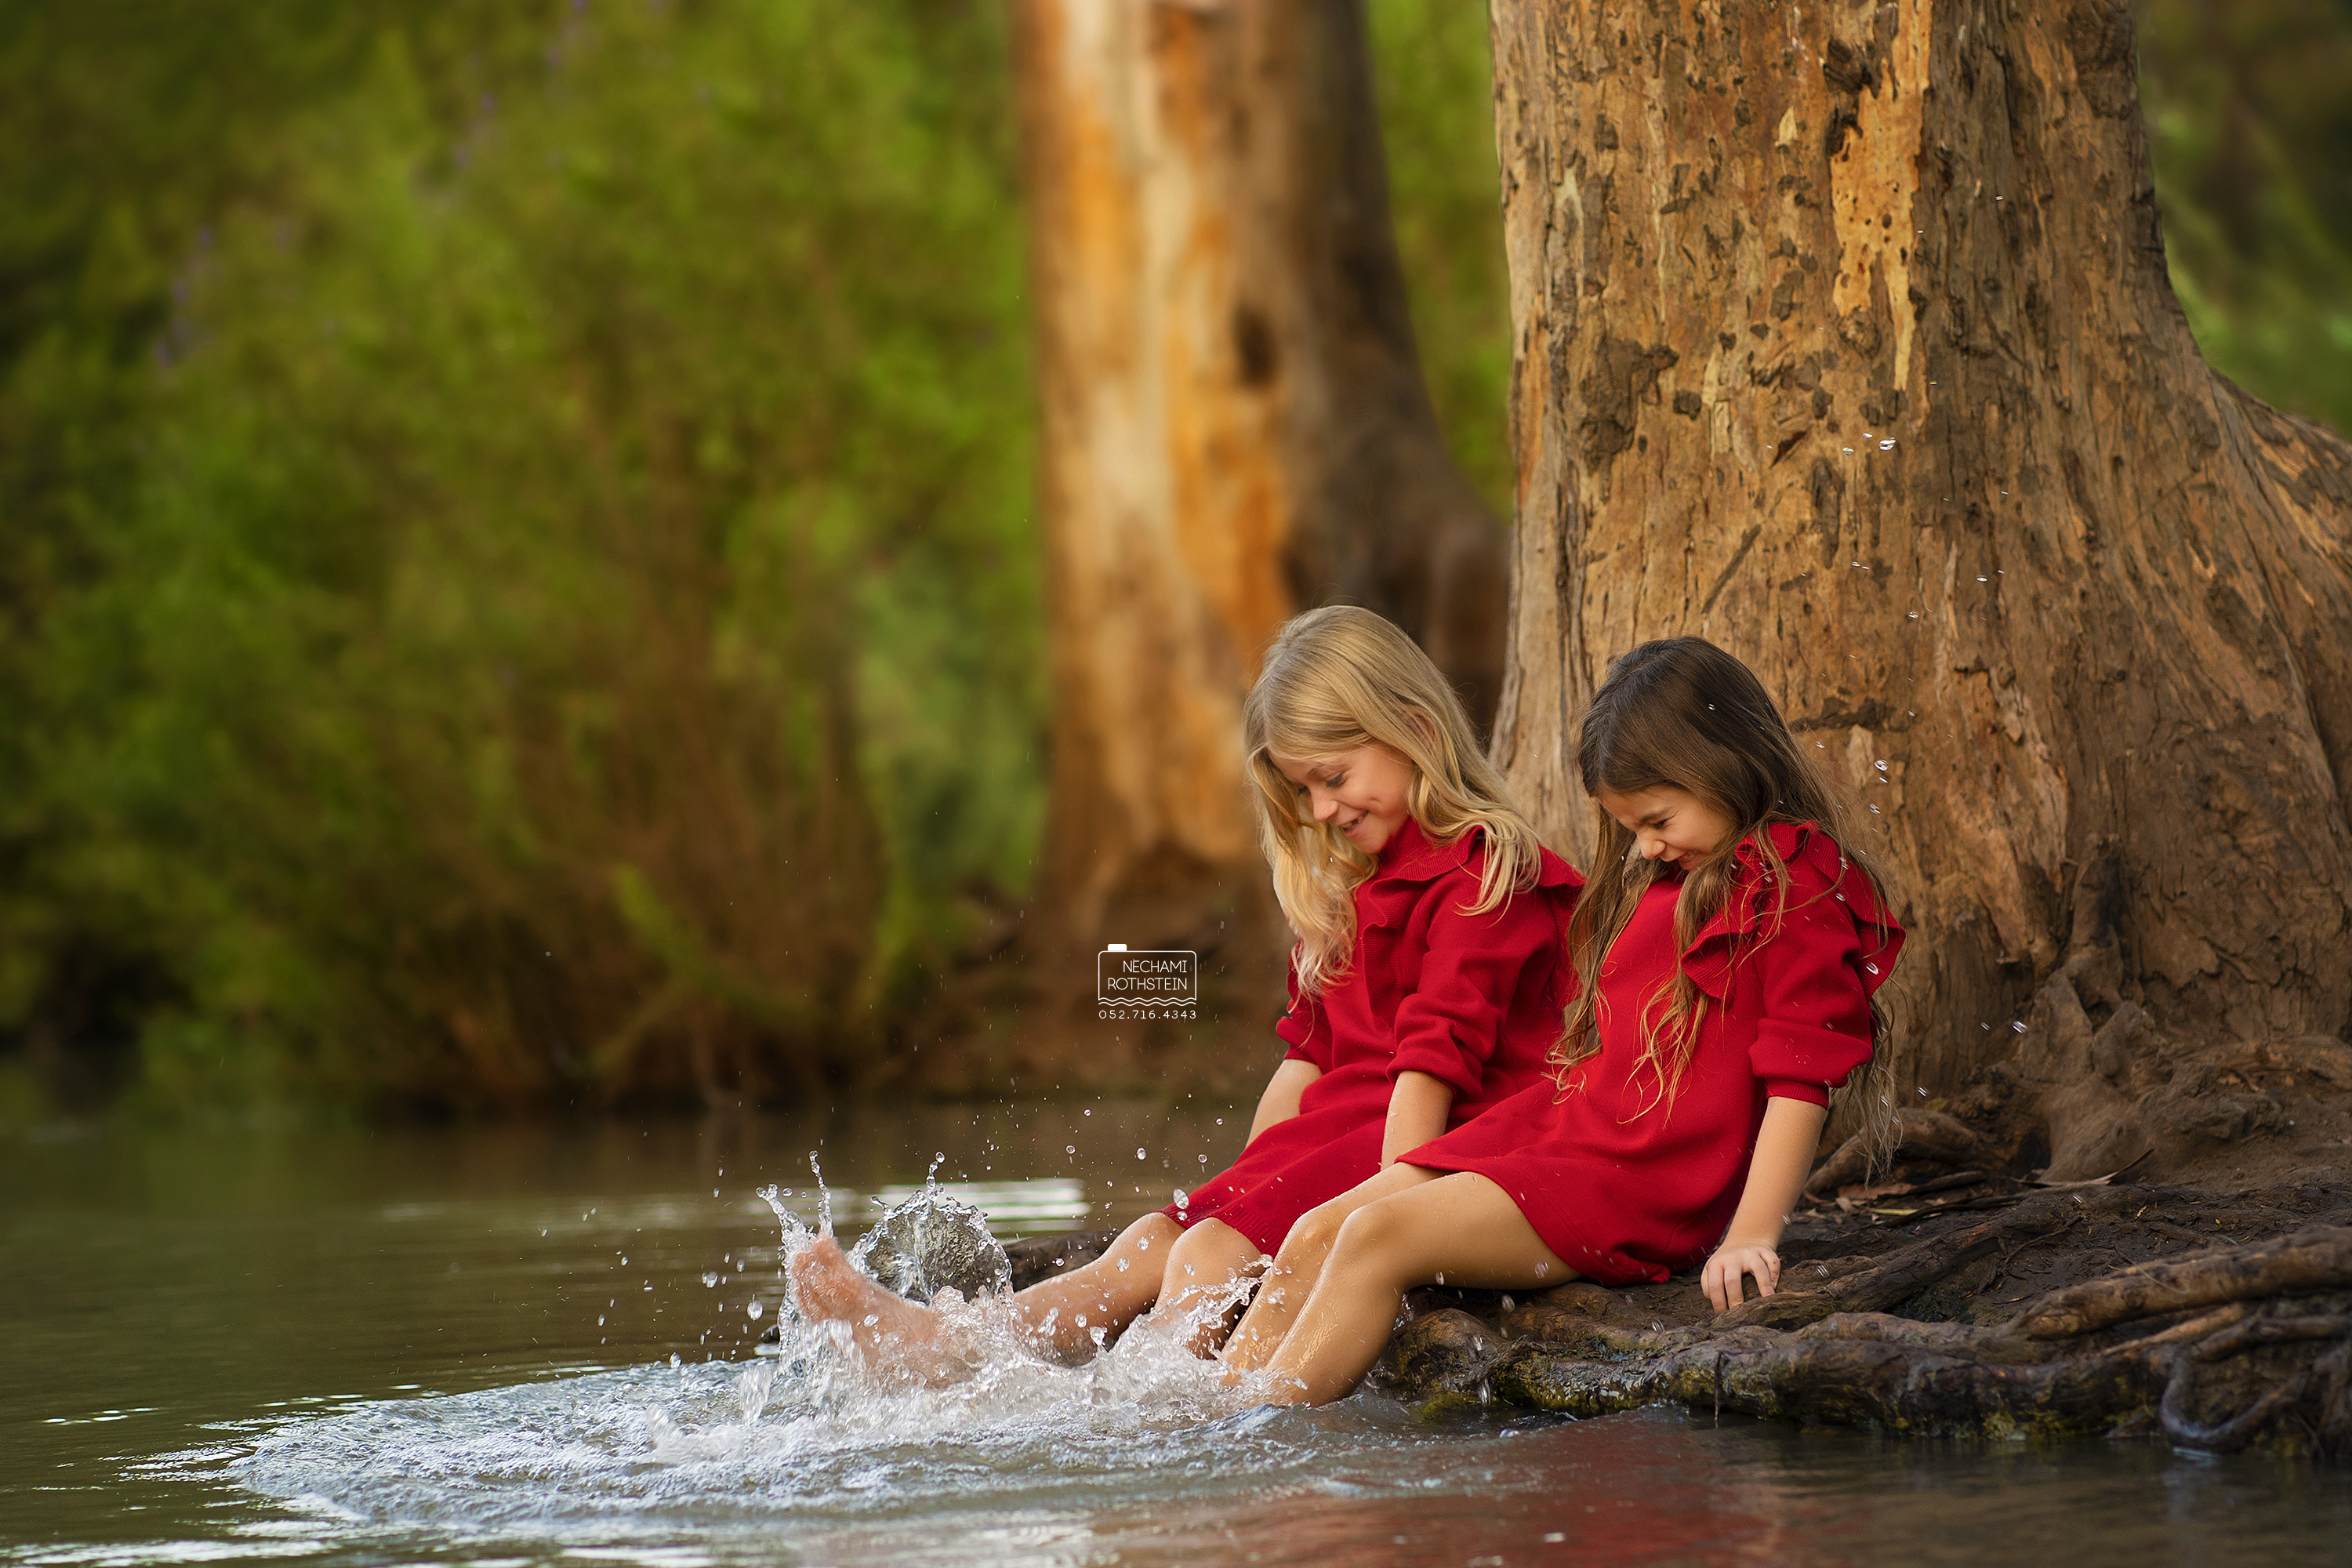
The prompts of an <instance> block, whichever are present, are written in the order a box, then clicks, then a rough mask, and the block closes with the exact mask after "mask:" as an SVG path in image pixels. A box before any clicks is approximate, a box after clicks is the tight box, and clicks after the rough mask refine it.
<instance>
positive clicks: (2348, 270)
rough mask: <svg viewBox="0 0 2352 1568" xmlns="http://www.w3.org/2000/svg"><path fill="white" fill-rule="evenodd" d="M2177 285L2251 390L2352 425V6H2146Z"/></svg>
mask: <svg viewBox="0 0 2352 1568" xmlns="http://www.w3.org/2000/svg"><path fill="white" fill-rule="evenodd" d="M2140 13H2141V15H2140V70H2141V98H2142V107H2143V109H2144V110H2146V113H2147V121H2148V139H2149V150H2150V154H2151V157H2152V160H2153V162H2154V163H2155V168H2156V184H2157V194H2158V200H2159V202H2160V204H2161V205H2162V208H2163V213H2164V237H2165V249H2166V253H2167V257H2168V260H2169V261H2170V263H2171V269H2172V282H2173V287H2174V289H2175V290H2176V291H2177V292H2178V293H2179V296H2180V302H2181V305H2182V306H2183V308H2184V309H2186V310H2187V311H2188V313H2189V326H2190V327H2191V329H2192V330H2193V331H2195V332H2196V334H2197V342H2198V345H2199V346H2200V348H2202V349H2203V350H2204V353H2205V357H2206V359H2207V360H2208V361H2210V363H2212V364H2213V366H2214V367H2215V368H2216V369H2218V370H2220V371H2221V372H2222V373H2223V374H2227V375H2229V376H2230V377H2231V378H2232V379H2233V380H2235V381H2237V382H2238V383H2239V384H2242V385H2243V386H2244V387H2246V388H2247V389H2248V390H2249V391H2251V392H2253V393H2255V394H2256V395H2259V396H2261V397H2263V398H2264V399H2266V400H2267V401H2269V402H2271V403H2274V404H2276V405H2279V406H2280V407H2282V408H2285V409H2289V410H2292V411H2293V412H2294V413H2297V414H2303V415H2308V416H2312V417H2314V418H2318V419H2324V420H2326V421H2327V422H2328V423H2330V424H2332V425H2334V426H2336V428H2337V429H2338V430H2352V6H2347V5H2345V4H2344V3H2343V0H2231V4H2229V5H2217V4H2212V3H2210V0H2141V5H2140Z"/></svg>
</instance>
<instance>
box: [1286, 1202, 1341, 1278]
mask: <svg viewBox="0 0 2352 1568" xmlns="http://www.w3.org/2000/svg"><path fill="white" fill-rule="evenodd" d="M1347 1223H1348V1211H1347V1210H1346V1209H1344V1208H1342V1207H1341V1206H1340V1205H1339V1204H1338V1203H1336V1202H1334V1203H1328V1204H1323V1205H1319V1206H1318V1207H1315V1208H1311V1209H1308V1210H1307V1212H1306V1213H1305V1214H1303V1215H1299V1216H1298V1218H1297V1220H1296V1221H1295V1222H1293V1224H1292V1225H1291V1227H1290V1234H1289V1235H1288V1236H1286V1237H1283V1238H1282V1253H1281V1257H1280V1258H1279V1261H1280V1262H1283V1263H1289V1262H1292V1261H1295V1260H1297V1259H1301V1258H1318V1257H1321V1256H1322V1255H1323V1254H1325V1253H1327V1252H1328V1251H1330V1250H1331V1244H1332V1243H1333V1242H1334V1241H1337V1240H1338V1239H1339V1232H1340V1231H1341V1230H1342V1229H1343V1228H1344V1227H1345V1226H1346V1225H1347Z"/></svg>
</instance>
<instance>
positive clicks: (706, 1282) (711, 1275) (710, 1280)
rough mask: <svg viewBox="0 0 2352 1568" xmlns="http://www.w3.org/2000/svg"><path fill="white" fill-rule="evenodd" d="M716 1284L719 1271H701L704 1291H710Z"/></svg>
mask: <svg viewBox="0 0 2352 1568" xmlns="http://www.w3.org/2000/svg"><path fill="white" fill-rule="evenodd" d="M718 1283H719V1270H717V1269H716V1268H706V1269H704V1270H703V1271H702V1288H703V1289H706V1290H708V1289H712V1288H713V1287H715V1286H716V1285H717V1284H718Z"/></svg>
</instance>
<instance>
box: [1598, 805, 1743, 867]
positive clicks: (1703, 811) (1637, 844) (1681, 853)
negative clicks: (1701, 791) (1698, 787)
mask: <svg viewBox="0 0 2352 1568" xmlns="http://www.w3.org/2000/svg"><path fill="white" fill-rule="evenodd" d="M1592 798H1593V799H1594V800H1596V801H1598V802H1600V804H1601V810H1603V811H1605V812H1607V813H1608V814H1609V815H1610V816H1613V817H1615V818H1616V819H1617V823H1618V826H1621V827H1622V828H1624V829H1625V831H1626V832H1628V833H1630V834H1632V835H1633V847H1634V849H1635V850H1637V851H1638V852H1639V853H1640V855H1641V857H1642V858H1643V859H1644V860H1664V862H1665V863H1666V864H1668V865H1669V866H1674V867H1677V868H1680V869H1682V870H1685V871H1692V870H1696V869H1697V868H1698V864H1699V862H1700V861H1702V860H1704V859H1706V858H1707V857H1708V856H1709V855H1712V854H1713V853H1715V851H1716V850H1717V849H1718V848H1720V847H1722V845H1723V841H1724V840H1725V839H1726V838H1728V837H1731V829H1732V826H1733V824H1732V822H1731V819H1730V818H1729V817H1727V816H1724V815H1723V813H1721V812H1719V811H1717V810H1716V809H1715V807H1713V806H1711V805H1707V804H1706V802H1705V801H1703V800H1701V799H1699V797H1698V796H1696V795H1693V794H1691V792H1690V791H1688V790H1686V789H1676V788H1675V786H1674V785H1672V784H1658V785H1655V786H1654V787H1652V788H1650V789H1637V790H1635V791H1633V793H1632V794H1631V795H1619V794H1618V793H1617V792H1616V791H1614V790H1606V789H1604V790H1602V791H1601V792H1600V793H1599V794H1597V795H1594V796H1593V797H1592Z"/></svg>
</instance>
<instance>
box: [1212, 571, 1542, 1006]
mask: <svg viewBox="0 0 2352 1568" xmlns="http://www.w3.org/2000/svg"><path fill="white" fill-rule="evenodd" d="M1242 737H1243V740H1242V743H1243V745H1244V747H1245V748H1246V749H1247V751H1248V752H1249V770H1250V777H1251V779H1252V780H1253V781H1255V784H1257V789H1256V791H1255V795H1256V798H1257V806H1258V837H1259V840H1260V842H1261V843H1263V844H1264V846H1265V858H1266V863H1267V865H1269V866H1270V867H1272V868H1273V870H1274V896H1275V898H1276V900H1277V901H1279V902H1280V903H1281V905H1282V912H1283V916H1284V918H1285V919H1286V920H1288V921H1289V922H1290V929H1291V930H1292V931H1296V932H1297V933H1298V949H1297V965H1298V984H1299V986H1300V988H1301V989H1302V990H1305V991H1308V992H1313V991H1317V990H1319V989H1321V987H1322V986H1323V985H1324V984H1327V983H1328V982H1330V981H1333V980H1336V979H1338V978H1339V976H1340V975H1341V974H1343V973H1346V971H1347V966H1348V953H1349V950H1350V949H1351V948H1353V947H1354V946H1355V942H1356V903H1355V898H1354V893H1355V889H1356V884H1357V883H1359V882H1360V881H1362V880H1363V879H1365V878H1366V877H1368V876H1370V875H1371V872H1372V867H1373V863H1374V862H1373V858H1372V857H1371V856H1370V855H1367V854H1366V853H1364V851H1362V850H1361V849H1359V848H1357V847H1355V846H1354V845H1353V844H1350V843H1349V842H1348V840H1347V839H1346V838H1344V837H1341V836H1340V835H1339V833H1337V832H1335V831H1334V830H1333V829H1332V828H1330V827H1329V826H1326V825H1325V824H1323V823H1319V822H1317V821H1316V820H1315V819H1314V818H1313V817H1312V816H1307V815H1305V814H1304V813H1303V811H1302V810H1301V807H1300V795H1301V792H1300V790H1299V788H1298V786H1297V784H1292V783H1291V782H1290V781H1289V780H1288V779H1286V778H1285V777H1284V776H1283V773H1282V770H1281V769H1280V768H1278V767H1276V766H1275V763H1274V759H1275V758H1276V756H1282V757H1286V758H1288V759H1290V760H1291V761H1293V762H1318V761H1322V760H1324V759H1326V758H1329V757H1335V756H1338V755H1339V754H1340V753H1341V752H1352V751H1354V750H1356V749H1357V748H1358V747H1360V746H1367V745H1371V744H1373V743H1375V742H1377V743H1379V744H1381V745H1383V746H1386V747H1388V748H1389V749H1390V750H1391V751H1392V752H1396V753H1397V754H1398V755H1399V756H1402V758H1403V759H1404V760H1405V761H1406V762H1408V763H1412V770H1413V781H1412V786H1411V787H1410V788H1409V789H1408V790H1407V791H1406V794H1405V808H1406V809H1407V810H1408V811H1410V812H1411V813H1412V819H1413V820H1414V821H1415V822H1417V823H1419V824H1421V829H1422V831H1423V833H1425V834H1427V835H1428V836H1429V837H1430V840H1431V842H1433V843H1436V844H1446V843H1450V842H1452V841H1453V840H1454V839H1456V838H1458V837H1461V836H1462V835H1463V834H1465V833H1467V832H1469V831H1470V830H1471V829H1472V828H1474V827H1476V828H1483V829H1484V830H1485V831H1486V865H1485V868H1484V869H1483V870H1482V871H1481V872H1480V875H1479V882H1478V900H1477V902H1476V903H1475V904H1473V905H1471V906H1470V907H1469V908H1468V909H1467V910H1465V911H1464V912H1465V914H1474V915H1475V914H1485V913H1486V911H1487V910H1492V909H1494V908H1496V906H1498V905H1500V904H1501V903H1502V901H1503V900H1505V899H1507V898H1509V897H1510V896H1511V894H1512V893H1514V892H1516V891H1518V890H1519V889H1525V888H1528V887H1532V886H1534V884H1535V880H1536V878H1537V875H1538V872H1539V870H1540V869H1541V859H1542V843H1541V840H1540V839H1538V837H1536V830H1535V827H1534V825H1532V824H1531V823H1529V822H1528V819H1527V818H1526V817H1524V816H1521V815H1520V814H1519V811H1518V808H1517V806H1515V805H1512V804H1511V802H1510V797H1509V795H1507V794H1506V793H1505V792H1504V788H1503V780H1502V775H1500V774H1499V773H1496V771H1495V769H1494V767H1493V765H1492V764H1491V763H1488V762H1487V761H1486V751H1485V750H1484V748H1482V747H1481V746H1480V745H1479V744H1478V739H1477V735H1476V732H1475V731H1473V730H1472V729H1471V728H1470V716H1469V715H1468V714H1467V713H1465V712H1464V711H1463V710H1462V700H1461V699H1460V698H1458V697H1456V696H1455V695H1454V689H1453V688H1452V687H1451V686H1449V685H1447V684H1446V682H1445V677H1444V676H1443V675H1441V674H1439V673H1438V669H1437V666H1435V665H1434V664H1432V663H1431V662H1430V660H1429V656H1428V655H1427V654H1425V653H1423V652H1422V651H1421V648H1420V647H1418V646H1417V645H1416V644H1415V643H1414V642H1413V640H1412V638H1411V637H1407V636H1405V635H1404V633H1403V632H1402V631H1401V630H1399V629H1398V628H1397V627H1396V626H1392V625H1391V624H1390V623H1389V622H1387V621H1385V620H1383V619H1381V617H1380V616H1376V615H1374V614H1373V613H1372V612H1371V611H1370V610H1366V609H1360V608H1359V607H1357V606H1356V605H1328V606H1326V607H1325V608H1323V609H1319V610H1309V611H1307V613H1306V614H1305V615H1303V616H1295V617H1294V618H1292V619H1291V620H1290V621H1289V622H1288V623H1286V625H1285V626H1283V628H1282V630H1281V631H1279V632H1277V633H1276V634H1275V638H1274V646H1273V647H1270V648H1268V649H1267V650H1266V654H1265V668H1264V669H1263V670H1262V671H1261V672H1260V673H1259V675H1258V678H1257V684H1256V685H1255V686H1253V687H1252V688H1250V694H1249V700H1248V701H1247V702H1246V703H1244V705H1243V708H1242Z"/></svg>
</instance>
